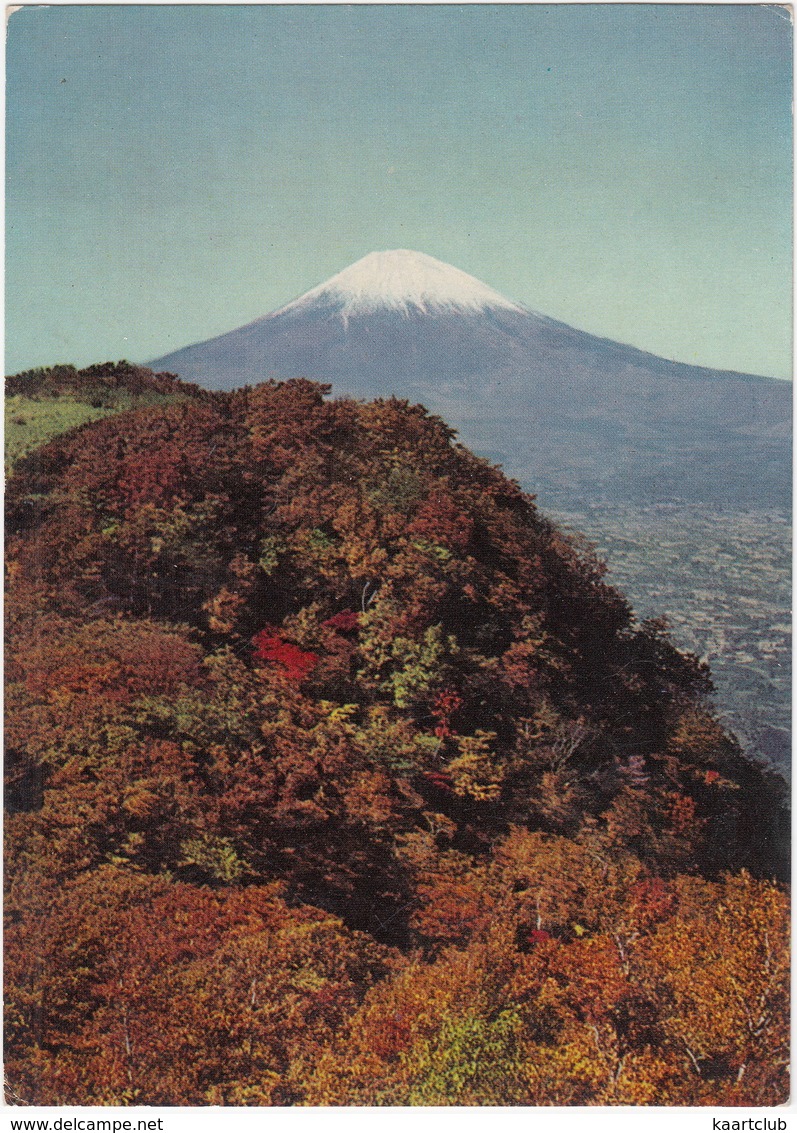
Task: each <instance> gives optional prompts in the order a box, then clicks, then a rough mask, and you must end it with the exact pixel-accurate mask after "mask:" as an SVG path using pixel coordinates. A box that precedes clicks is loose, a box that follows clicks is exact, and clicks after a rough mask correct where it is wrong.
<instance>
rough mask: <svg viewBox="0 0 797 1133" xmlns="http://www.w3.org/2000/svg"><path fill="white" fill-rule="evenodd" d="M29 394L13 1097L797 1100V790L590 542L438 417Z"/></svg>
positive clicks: (9, 606) (292, 401) (276, 400)
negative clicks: (47, 414) (795, 1056)
mask: <svg viewBox="0 0 797 1133" xmlns="http://www.w3.org/2000/svg"><path fill="white" fill-rule="evenodd" d="M7 392H8V395H9V396H11V397H19V398H23V399H27V403H29V404H31V405H35V404H39V405H45V404H46V403H47V401H48V399H50V400H51V401H52V400H59V399H60V403H67V402H68V403H69V404H70V405H71V406H73V407H74V406H79V405H85V406H87V407H89V409H90V410H91V412H89V409H87V411H86V415H85V417H83V418H81V420H84V421H85V423H84V424H78V425H77V427H73V428H70V429H68V430H67V431H65V432H58V431H57V430H55V431H53V432H54V433H55V435H52V436H51V438H50V439H49V440H48V439H46V438H45V439H44V442H43V443H41V444H38V447H31V448H28V449H26V450H25V451H24V452H23V454H22V455H21V456H19V458H18V459H16V461H15V463H14V466H13V471H12V473H11V475H10V476H9V480H8V485H7V492H6V509H7V516H6V563H7V572H8V581H7V600H6V793H5V798H6V818H5V848H6V866H5V879H6V898H5V912H6V935H5V957H6V959H5V981H6V1021H5V1043H6V1073H7V1078H8V1087H7V1088H8V1094H7V1097H8V1100H9V1102H10V1103H11V1104H15V1105H76V1104H84V1105H142V1104H145V1105H166V1106H175V1105H183V1106H204V1105H227V1106H261V1105H274V1106H293V1105H298V1106H338V1105H378V1106H415V1105H422V1106H425V1105H487V1106H496V1105H498V1106H508V1105H527V1106H555V1105H599V1106H605V1105H675V1106H683V1105H690V1106H692V1105H754V1106H762V1105H776V1104H779V1103H783V1102H785V1101H786V1099H787V1098H788V1094H789V1083H788V1075H787V1061H788V1038H789V1029H788V988H789V953H788V920H787V913H788V891H787V888H786V886H787V881H788V849H789V835H788V812H787V807H786V790H785V785H784V783H783V782H782V780H781V779H780V778H779V777H778V776H777V775H775V774H774V773H773V772H772V771H771V770H770V769H768V768H767V767H765V766H764V765H763V764H759V763H758V762H756V761H755V760H754V759H753V758H752V757H751V756H750V755H749V754H746V753H743V752H742V751H741V749H740V747H739V746H738V744H737V742H736V740H735V739H734V738H733V736H732V735H730V734H728V733H726V732H725V731H724V730H723V728H722V726H721V724H720V723H719V721H718V719H717V717H716V715H715V714H714V713H713V711H712V707H711V680H710V674H709V673H708V671H707V670H706V669H705V667H704V666H702V665H701V664H700V662H699V661H698V660H697V658H695V657H693V656H691V655H689V654H686V653H683V652H681V651H679V650H678V649H677V648H676V647H675V646H674V645H673V643H672V642H671V641H670V639H669V637H668V633H667V625H666V621H665V620H664V618H663V617H662V618H661V619H657V620H652V621H646V622H641V623H640V622H638V621H637V620H636V619H635V617H634V614H633V611H632V610H631V609H630V607H629V605H628V603H627V602H626V600H625V599H624V597H623V596H622V595H621V594H620V593H618V592H617V591H616V590H614V589H612V588H611V587H610V586H609V585H608V584H607V583H606V582H605V580H604V577H603V575H604V571H603V568H602V565H601V563H600V562H599V561H597V559H596V558H595V556H594V555H593V553H592V552H591V550H590V548H589V546H588V545H586V544H583V545H582V544H581V543H580V542H579V541H578V540H574V539H571V538H566V537H565V536H564V535H563V534H562V533H561V532H560V531H559V530H558V529H557V528H556V527H555V526H554V524H553V523H551V522H550V521H549V520H548V519H547V518H546V517H545V516H544V515H543V514H541V512H540V511H539V510H538V509H537V507H536V505H535V502H534V499H533V498H532V497H530V496H528V495H525V494H523V492H522V491H521V490H520V488H519V487H518V486H517V484H516V483H514V482H513V481H511V480H509V479H507V478H506V477H505V476H504V475H503V473H502V472H501V471H500V470H499V469H498V468H496V467H494V466H492V465H490V464H489V463H487V462H486V461H484V460H481V459H479V458H477V457H475V456H473V455H472V454H471V453H470V452H468V451H467V450H466V449H465V448H464V447H462V446H461V445H460V444H458V442H457V440H456V436H455V435H454V433H453V431H452V430H451V429H449V428H448V427H447V426H446V424H445V423H444V422H443V421H441V420H439V419H438V418H436V417H433V416H431V415H429V414H428V413H427V412H426V410H424V409H423V408H422V407H419V406H413V405H410V404H408V403H407V402H404V401H397V400H394V399H391V400H381V401H374V402H370V403H363V402H357V401H353V400H332V399H330V397H329V396H328V393H329V391H328V389H326V388H325V387H323V386H320V385H317V384H314V383H311V382H308V381H304V380H301V379H297V380H294V381H288V382H284V383H275V382H266V383H264V384H261V385H257V386H254V387H247V388H243V389H239V390H234V391H232V392H227V393H211V392H208V391H206V390H201V389H199V388H197V387H194V386H191V385H188V384H186V383H182V382H179V381H178V380H177V379H176V378H175V377H174V376H172V375H156V374H153V373H151V372H150V371H147V370H142V369H140V368H137V367H134V366H131V365H129V364H127V363H119V364H115V365H111V364H106V365H103V366H95V367H91V368H90V369H88V370H82V371H77V370H74V369H72V368H71V367H57V368H54V369H52V370H49V371H36V372H32V373H28V374H25V375H21V376H18V377H17V378H14V379H10V381H9V383H8V387H7ZM90 417H93V418H97V419H89V418H90ZM665 613H666V611H662V614H665Z"/></svg>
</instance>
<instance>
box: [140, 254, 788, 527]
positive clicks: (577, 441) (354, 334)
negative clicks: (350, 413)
mask: <svg viewBox="0 0 797 1133" xmlns="http://www.w3.org/2000/svg"><path fill="white" fill-rule="evenodd" d="M150 364H151V365H152V366H153V368H156V369H159V370H170V371H174V372H176V373H178V374H179V375H180V376H181V377H182V378H184V379H186V380H188V381H192V382H196V383H198V384H199V385H201V386H205V387H208V388H211V389H232V388H235V387H237V386H240V385H244V384H254V383H257V382H260V381H263V380H264V379H267V378H278V379H284V378H289V377H295V376H300V375H301V376H304V377H307V378H310V379H313V380H318V381H323V382H328V383H331V385H332V387H333V391H334V392H335V393H336V394H350V395H352V396H356V397H363V398H368V397H379V396H386V395H390V394H392V395H396V396H399V397H405V398H407V399H409V400H411V401H420V402H422V403H423V404H424V405H426V406H427V407H428V408H429V409H430V410H431V411H432V412H435V413H439V414H440V415H442V416H444V417H445V419H446V420H447V421H448V422H449V423H451V424H452V425H454V426H455V427H456V428H457V429H458V430H459V432H460V435H461V436H462V438H463V440H464V441H465V443H467V444H468V445H470V446H471V447H472V448H474V449H475V450H476V451H478V452H482V453H484V454H486V455H489V456H490V457H491V458H493V459H497V460H500V461H501V463H502V464H503V466H504V467H505V468H506V470H507V471H508V472H509V473H510V474H511V475H513V476H515V477H517V478H518V479H519V480H520V481H521V482H522V483H523V484H524V485H525V486H527V487H530V488H533V490H535V491H538V492H541V493H543V494H544V495H546V496H547V497H548V498H550V499H558V498H563V499H564V501H565V502H566V503H567V504H569V505H572V504H573V503H574V502H580V501H594V500H595V499H596V498H605V499H610V500H611V499H617V500H623V501H629V500H631V501H645V502H650V501H651V500H658V501H662V500H672V499H682V500H690V501H701V502H727V501H733V502H734V504H736V505H738V504H739V503H743V504H750V505H765V506H771V505H781V506H782V505H785V504H786V503H787V500H788V493H789V484H790V475H789V467H790V456H791V450H790V413H791V389H790V386H789V384H788V383H785V382H779V381H776V380H774V379H771V378H766V377H757V376H753V375H749V374H742V373H736V372H726V371H717V370H711V369H707V368H705V367H699V366H691V365H687V364H685V363H680V362H674V361H669V360H666V359H663V358H658V357H655V356H654V355H652V354H648V353H645V352H644V351H642V350H638V349H636V348H634V347H631V346H624V345H621V344H619V343H616V342H612V341H610V340H608V339H603V338H599V337H596V336H594V335H591V334H587V333H585V332H583V331H580V330H576V329H574V328H573V327H570V326H567V325H565V324H564V323H561V322H557V321H556V320H554V319H550V318H548V317H546V316H544V315H541V314H537V313H535V312H533V311H531V310H528V309H527V308H525V307H523V306H522V305H520V304H518V303H515V302H512V301H511V300H509V299H507V298H505V297H504V296H502V295H501V294H499V293H498V292H497V291H495V290H493V289H492V288H490V287H488V286H487V285H486V284H484V283H482V282H480V281H479V280H477V279H475V278H474V277H473V276H470V275H468V274H467V273H465V272H462V271H460V270H459V269H457V268H454V267H451V266H450V265H448V264H444V263H441V262H440V261H439V260H436V259H434V258H433V257H431V256H427V255H424V254H422V253H419V252H412V251H406V250H398V251H390V252H375V253H372V254H371V255H368V256H365V257H364V258H363V259H361V260H359V261H358V262H357V263H355V264H352V265H351V266H350V267H348V268H346V269H344V270H343V271H341V272H340V273H339V274H337V275H335V276H333V277H332V278H331V279H329V280H328V281H327V282H326V283H323V284H320V285H319V286H317V287H314V288H313V289H312V290H310V291H308V292H307V293H306V294H304V295H302V296H301V297H299V298H298V299H296V300H294V301H293V302H290V303H288V304H287V305H286V306H283V307H281V308H280V309H279V310H277V311H274V312H273V313H272V314H269V315H265V316H264V317H262V318H259V319H256V320H255V321H254V322H252V323H249V324H247V325H246V326H243V327H240V328H238V329H236V330H232V331H229V332H228V333H226V334H223V335H220V336H218V337H216V338H212V339H209V340H208V341H206V342H201V343H197V344H195V345H192V346H187V347H185V348H183V349H181V350H178V351H175V352H174V353H172V354H168V355H165V356H163V357H161V358H158V359H156V360H155V361H154V362H152V363H150Z"/></svg>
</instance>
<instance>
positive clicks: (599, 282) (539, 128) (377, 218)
mask: <svg viewBox="0 0 797 1133" xmlns="http://www.w3.org/2000/svg"><path fill="white" fill-rule="evenodd" d="M790 72H791V25H790V22H789V19H788V15H787V11H786V9H784V8H782V7H778V6H775V5H771V6H770V5H738V6H736V5H697V4H695V5H686V6H676V5H657V4H644V5H636V4H633V5H619V4H618V5H613V4H609V5H576V4H572V5H568V4H563V5H556V4H552V5H542V4H540V5H538V4H528V5H524V4H520V5H502V4H496V5H444V6H425V5H386V6H380V5H363V6H360V5H350V6H349V5H343V6H334V5H295V6H292V5H277V6H270V5H251V6H227V5H218V6H210V5H208V6H204V5H189V6H151V7H150V6H147V5H139V6H134V5H119V6H115V5H108V6H100V7H89V6H63V7H58V6H51V7H33V6H31V7H26V8H23V9H22V10H21V11H19V12H16V13H15V14H14V15H12V16H11V19H10V24H9V41H8V131H7V138H8V148H7V162H8V188H7V208H8V221H7V276H6V279H7V290H8V312H7V324H6V334H7V356H6V368H7V371H8V372H13V371H16V370H19V369H22V368H24V367H28V366H32V365H40V364H50V363H53V362H56V361H71V362H75V363H77V364H79V365H85V364H87V363H90V362H96V361H104V360H106V359H115V358H121V357H127V358H130V359H132V360H135V361H143V360H145V359H148V358H152V357H155V356H157V355H159V354H164V353H166V352H168V351H170V350H173V349H175V348H177V347H179V346H183V345H186V344H188V343H190V342H195V341H197V340H199V339H203V338H208V337H210V336H212V335H215V334H218V333H221V332H222V331H225V330H230V329H232V328H233V327H236V326H238V325H240V324H242V323H244V322H247V321H249V320H251V319H253V318H256V317H257V316H259V315H262V314H265V313H266V312H268V311H270V310H272V309H274V308H276V307H278V306H280V305H282V304H283V303H285V302H286V301H288V300H289V299H291V298H293V297H295V296H296V295H299V294H300V293H301V292H303V291H305V290H307V289H308V288H309V287H311V286H313V285H314V284H316V283H319V282H320V281H322V280H323V279H325V278H327V277H328V276H329V275H331V274H333V273H334V272H337V271H339V270H340V269H341V268H343V267H345V266H346V265H347V264H348V263H350V262H352V261H353V260H356V259H358V258H359V257H361V256H363V255H365V254H366V253H367V252H370V251H374V250H382V249H389V248H413V249H417V250H419V251H423V252H427V253H429V254H430V255H433V256H437V257H438V258H440V259H442V260H445V261H447V262H449V263H452V264H454V265H456V266H457V267H459V268H462V269H464V270H465V271H468V272H471V273H472V274H474V275H476V276H478V277H479V278H480V279H482V280H484V281H485V282H486V283H488V284H490V285H491V286H492V287H495V288H497V289H498V290H499V291H501V292H503V293H504V294H505V295H507V296H508V297H509V298H511V299H515V300H518V301H520V302H523V303H526V304H528V305H529V306H531V307H533V308H534V309H536V310H539V311H542V312H544V313H546V314H549V315H552V316H554V317H556V318H559V319H562V320H564V321H565V322H568V323H571V324H572V325H574V326H578V327H581V328H584V329H586V330H590V331H593V332H596V333H599V334H603V335H606V336H608V337H611V338H615V339H618V340H620V341H623V342H630V343H633V344H635V345H637V346H641V347H644V348H645V349H648V350H652V351H654V352H655V353H658V354H662V355H664V356H666V357H671V358H678V359H683V360H685V361H691V362H699V363H703V364H706V365H711V366H719V367H726V368H734V369H742V370H748V371H751V372H756V373H766V374H771V375H775V376H780V377H785V376H787V375H788V374H789V372H790V369H791V365H790V362H791V343H790V332H791V327H790V323H791V291H790V288H791V230H790V221H791V199H792V196H791V121H790V98H791V87H790V82H791V78H790Z"/></svg>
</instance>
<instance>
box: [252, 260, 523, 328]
mask: <svg viewBox="0 0 797 1133" xmlns="http://www.w3.org/2000/svg"><path fill="white" fill-rule="evenodd" d="M319 304H329V305H330V306H333V307H334V308H335V309H336V311H337V312H338V313H339V314H340V315H342V316H343V317H344V318H349V317H351V316H353V315H365V314H371V313H373V312H375V311H379V310H385V309H387V310H394V311H398V312H400V313H402V314H406V315H408V314H409V313H410V312H411V311H412V310H413V309H414V310H416V311H420V312H423V313H426V314H429V313H433V312H440V311H461V312H469V313H472V312H477V311H483V310H485V309H486V308H490V307H499V308H501V309H503V310H511V311H520V312H523V311H524V310H525V308H523V307H520V306H518V304H517V303H512V302H511V301H510V300H509V299H506V298H505V297H504V296H503V295H501V294H500V293H499V292H498V291H494V290H493V288H492V287H488V286H487V284H486V283H482V282H481V281H480V280H478V279H476V278H475V277H474V276H472V275H468V273H467V272H464V271H460V269H459V268H455V267H452V266H451V265H450V264H445V263H443V262H442V261H441V260H436V259H435V258H434V257H433V256H427V255H425V254H424V253H423V252H411V251H408V250H406V249H403V248H401V249H397V250H395V251H392V252H371V253H370V254H369V255H367V256H364V257H363V258H362V259H361V260H357V262H356V263H354V264H351V265H350V266H349V267H347V268H344V269H343V271H341V272H338V274H337V275H333V276H332V277H331V279H328V280H327V281H326V283H321V284H319V285H318V287H314V288H312V290H310V291H307V292H306V293H305V294H304V295H302V296H300V297H299V298H298V299H294V300H293V302H291V303H288V304H287V306H285V307H282V308H281V309H280V310H279V311H275V312H274V313H275V314H277V315H281V314H283V313H285V312H286V311H300V310H303V309H306V308H307V307H311V306H317V305H319Z"/></svg>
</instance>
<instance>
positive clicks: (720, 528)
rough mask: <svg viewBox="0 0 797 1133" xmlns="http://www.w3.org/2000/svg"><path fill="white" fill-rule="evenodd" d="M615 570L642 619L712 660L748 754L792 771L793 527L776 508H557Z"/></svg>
mask: <svg viewBox="0 0 797 1133" xmlns="http://www.w3.org/2000/svg"><path fill="white" fill-rule="evenodd" d="M553 514H554V516H555V517H556V518H557V520H558V521H559V522H560V523H561V524H563V525H564V526H565V527H566V529H568V530H569V531H571V532H572V531H576V532H580V533H582V534H583V535H585V536H586V537H587V539H588V540H589V541H590V542H591V543H592V544H593V545H594V546H595V550H596V552H597V554H598V556H599V557H600V558H601V559H603V560H604V561H605V562H606V564H607V565H608V567H609V573H608V575H607V580H608V581H609V582H611V583H612V584H613V585H615V586H617V587H618V588H619V589H620V590H622V591H623V592H624V593H625V594H626V595H627V597H628V598H629V599H630V601H631V603H632V605H633V606H634V609H635V612H636V613H637V616H638V617H639V618H640V619H641V618H648V617H654V616H660V615H664V616H666V617H667V619H668V621H669V623H670V626H671V632H672V636H673V639H674V640H675V642H676V644H678V645H679V646H680V647H682V648H685V649H689V650H690V651H692V652H694V653H696V654H697V655H698V656H699V657H700V658H701V660H705V661H707V662H708V664H709V665H710V666H711V672H712V677H713V681H714V685H715V687H716V693H715V697H714V700H715V704H716V707H717V709H718V711H719V713H720V716H721V718H722V720H723V722H724V723H725V724H726V725H727V726H728V727H729V728H730V729H731V730H732V731H734V732H735V733H736V735H737V736H738V738H739V740H740V742H741V743H742V745H743V747H744V748H745V750H746V751H747V752H748V753H749V754H750V755H753V756H762V757H764V758H765V759H766V760H768V761H770V762H772V763H773V764H774V765H775V766H777V768H778V769H779V770H780V771H782V772H783V771H788V766H789V756H790V731H789V729H790V687H791V666H790V656H791V613H790V575H791V528H790V524H789V521H788V519H787V518H786V517H785V516H784V515H782V514H779V513H778V512H777V511H774V510H772V511H765V510H758V509H749V510H745V511H729V510H725V511H723V510H720V509H718V508H716V507H711V508H709V507H704V506H699V505H692V504H662V503H659V504H650V505H647V506H632V505H623V504H617V503H599V504H596V505H594V506H590V507H588V508H585V509H583V510H579V511H574V510H554V511H553Z"/></svg>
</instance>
